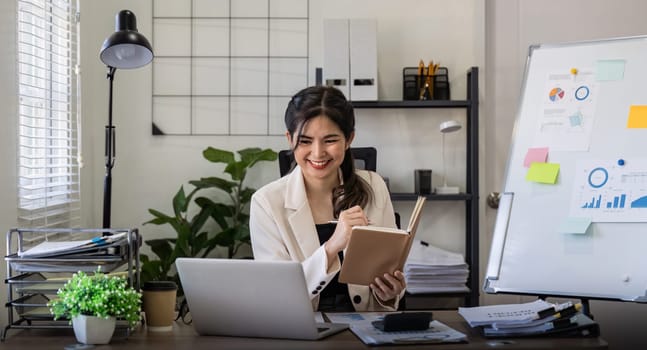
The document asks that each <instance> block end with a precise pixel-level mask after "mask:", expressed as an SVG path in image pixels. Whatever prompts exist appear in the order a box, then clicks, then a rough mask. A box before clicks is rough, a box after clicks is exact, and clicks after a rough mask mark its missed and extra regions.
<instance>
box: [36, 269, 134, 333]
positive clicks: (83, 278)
mask: <svg viewBox="0 0 647 350" xmlns="http://www.w3.org/2000/svg"><path fill="white" fill-rule="evenodd" d="M56 295H57V296H58V298H57V299H53V300H51V301H50V302H49V303H48V306H49V308H50V312H51V314H52V315H54V319H55V320H57V319H60V318H67V319H69V321H70V323H71V324H72V326H73V327H74V334H75V335H76V339H77V341H79V342H80V343H83V344H108V343H109V342H110V338H112V334H113V332H114V330H115V325H116V319H117V318H120V319H124V320H126V321H128V325H129V326H130V327H131V328H134V327H135V326H136V325H137V323H138V322H139V321H140V319H141V293H139V292H138V291H137V290H135V289H134V288H133V287H131V286H130V285H129V284H128V281H127V279H126V278H125V277H123V276H108V275H105V274H104V273H102V272H101V268H100V267H99V268H97V271H96V272H95V273H94V274H87V273H85V272H83V271H79V272H77V273H75V274H74V275H72V278H71V279H70V280H68V281H67V283H65V285H64V286H63V287H62V288H61V289H59V290H58V292H57V293H56Z"/></svg>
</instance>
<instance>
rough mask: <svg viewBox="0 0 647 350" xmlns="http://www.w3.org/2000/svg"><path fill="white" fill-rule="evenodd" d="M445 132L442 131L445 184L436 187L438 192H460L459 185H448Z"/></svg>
mask: <svg viewBox="0 0 647 350" xmlns="http://www.w3.org/2000/svg"><path fill="white" fill-rule="evenodd" d="M445 134H446V133H445V132H442V136H441V137H442V145H441V157H442V163H443V185H442V187H436V194H457V193H459V192H460V190H459V188H458V187H457V186H447V165H446V163H445Z"/></svg>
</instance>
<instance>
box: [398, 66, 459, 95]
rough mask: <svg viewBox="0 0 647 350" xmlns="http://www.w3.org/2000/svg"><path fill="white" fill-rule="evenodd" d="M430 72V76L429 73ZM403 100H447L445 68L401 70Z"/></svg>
mask: <svg viewBox="0 0 647 350" xmlns="http://www.w3.org/2000/svg"><path fill="white" fill-rule="evenodd" d="M430 71H431V74H430V73H429V72H430ZM402 99H403V100H449V99H450V93H449V71H448V70H447V67H438V66H436V67H435V68H432V69H431V70H430V69H429V68H428V67H424V66H422V67H404V68H403V69H402Z"/></svg>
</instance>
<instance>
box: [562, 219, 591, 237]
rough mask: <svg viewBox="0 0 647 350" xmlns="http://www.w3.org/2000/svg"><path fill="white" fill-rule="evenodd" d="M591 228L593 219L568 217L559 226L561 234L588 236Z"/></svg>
mask: <svg viewBox="0 0 647 350" xmlns="http://www.w3.org/2000/svg"><path fill="white" fill-rule="evenodd" d="M589 226H591V218H573V217H568V218H566V219H565V220H564V221H562V223H561V224H560V225H559V229H558V232H559V233H573V234H579V235H583V234H586V231H587V230H588V228H589Z"/></svg>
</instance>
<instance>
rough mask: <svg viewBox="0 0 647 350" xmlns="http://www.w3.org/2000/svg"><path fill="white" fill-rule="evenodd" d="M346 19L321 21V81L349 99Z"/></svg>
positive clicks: (348, 55) (348, 54)
mask: <svg viewBox="0 0 647 350" xmlns="http://www.w3.org/2000/svg"><path fill="white" fill-rule="evenodd" d="M348 26H349V23H348V19H343V18H342V19H325V20H324V21H323V56H324V57H323V83H324V85H327V86H334V87H336V88H338V89H339V90H341V91H342V92H343V93H344V96H346V98H347V99H350V98H351V97H350V85H349V79H350V71H349V65H350V63H349V62H350V61H349V60H350V53H349V32H348V30H349V28H348Z"/></svg>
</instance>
